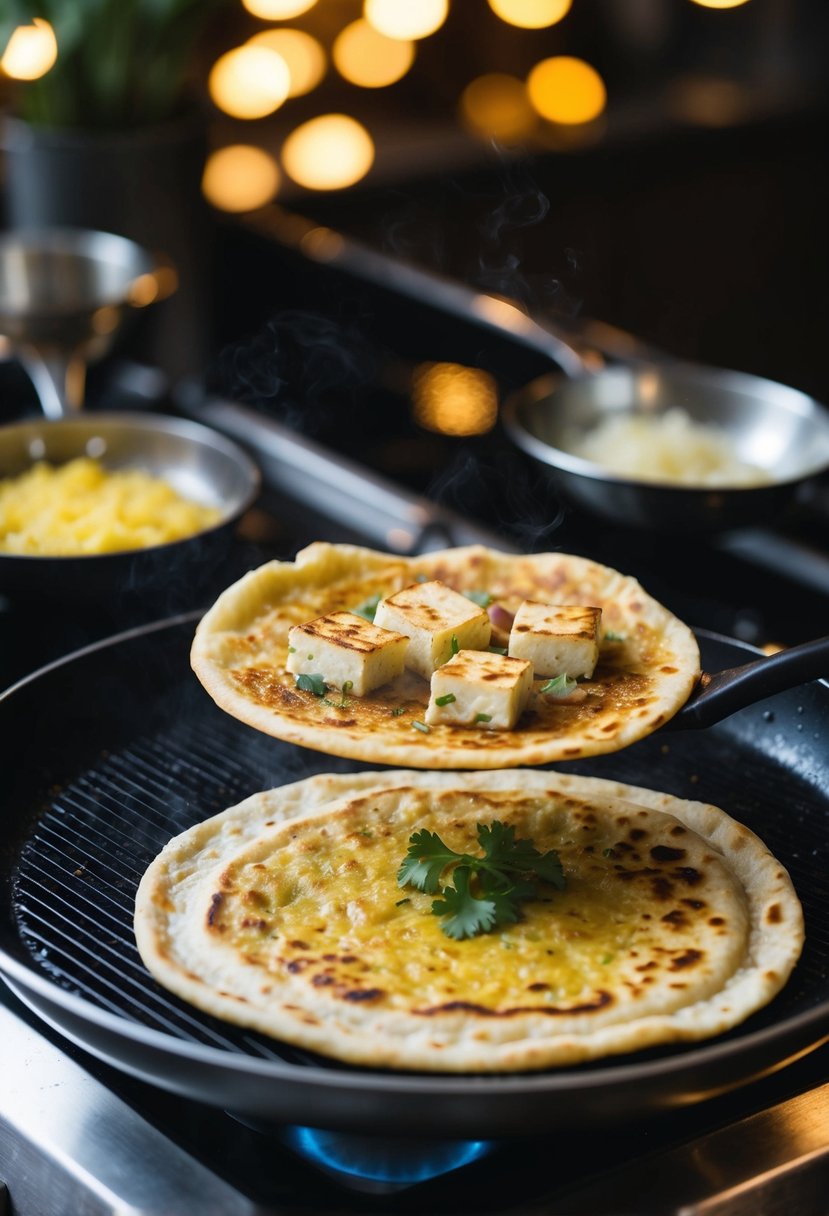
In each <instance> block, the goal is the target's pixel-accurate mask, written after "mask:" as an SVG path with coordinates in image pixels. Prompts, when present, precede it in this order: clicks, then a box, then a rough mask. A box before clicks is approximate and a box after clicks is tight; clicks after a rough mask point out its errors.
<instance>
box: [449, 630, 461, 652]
mask: <svg viewBox="0 0 829 1216" xmlns="http://www.w3.org/2000/svg"><path fill="white" fill-rule="evenodd" d="M450 646H451V648H452V654H457V653H458V651H459V650H460V646H459V645H458V639H457V637H456V636H455V634H454V633H453V634H452V641H451V642H450Z"/></svg>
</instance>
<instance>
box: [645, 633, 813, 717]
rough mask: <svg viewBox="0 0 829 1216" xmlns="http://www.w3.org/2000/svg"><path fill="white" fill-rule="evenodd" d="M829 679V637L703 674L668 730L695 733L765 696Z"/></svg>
mask: <svg viewBox="0 0 829 1216" xmlns="http://www.w3.org/2000/svg"><path fill="white" fill-rule="evenodd" d="M827 677H829V637H825V638H817V639H816V640H815V641H813V642H804V643H803V644H802V645H801V646H792V647H791V648H790V649H789V650H781V651H779V652H778V653H777V654H773V655H771V656H770V657H767V658H762V659H754V660H753V661H752V662H751V663H744V664H743V666H742V667H729V668H727V670H725V671H718V672H716V673H715V674H714V675H707V674H706V673H703V675H702V678H701V680H700V682H699V684H698V685H697V688H696V691H695V692H693V693H692V694H691V696H690V698H689V699H688V701H686V703H685V705H683V707H682V709H681V710H680V711H679V713H677V714H676V715H675V716H674V717H673V718H672V719H671V721H670V722H668V723H667V726H666V729H670V728H672V729H674V730H694V729H697V728H699V727H705V726H713V725H714V723H715V722H721V721H722V719H723V718H727V717H729V715H730V714H733V713H736V712H737V710H738V709H745V708H746V707H747V706H749V705H754V704H755V703H756V702H757V701H762V700H763V699H764V698H765V697H771V696H773V695H774V694H775V693H777V692H785V691H786V690H787V689H789V688H796V687H797V686H798V685H799V684H806V683H808V682H809V681H811V680H819V679H825V678H827Z"/></svg>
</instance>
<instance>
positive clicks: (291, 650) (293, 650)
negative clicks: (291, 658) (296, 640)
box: [288, 646, 296, 654]
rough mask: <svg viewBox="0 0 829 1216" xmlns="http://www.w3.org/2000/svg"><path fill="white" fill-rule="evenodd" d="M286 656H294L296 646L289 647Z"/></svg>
mask: <svg viewBox="0 0 829 1216" xmlns="http://www.w3.org/2000/svg"><path fill="white" fill-rule="evenodd" d="M288 654H296V646H289V647H288Z"/></svg>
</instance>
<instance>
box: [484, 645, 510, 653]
mask: <svg viewBox="0 0 829 1216" xmlns="http://www.w3.org/2000/svg"><path fill="white" fill-rule="evenodd" d="M487 650H488V651H489V653H490V654H506V653H507V648H506V646H487Z"/></svg>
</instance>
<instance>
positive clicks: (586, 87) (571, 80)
mask: <svg viewBox="0 0 829 1216" xmlns="http://www.w3.org/2000/svg"><path fill="white" fill-rule="evenodd" d="M527 91H528V93H529V97H530V101H531V102H532V104H533V105H534V106H535V108H536V110H537V111H538V113H539V114H540V115H541V117H542V118H546V119H547V120H548V121H549V122H557V123H563V124H565V125H567V124H570V123H582V122H591V121H592V120H593V119H594V118H598V116H599V115H600V114H601V112H602V110H603V109H604V108H605V103H606V101H607V90H606V89H605V87H604V81H603V80H602V78H601V76H600V75H599V73H598V72H597V71H596V69H595V68H593V67H591V66H590V64H589V63H585V61H584V60H583V59H575V58H573V57H572V56H571V55H556V56H554V57H553V58H552V59H543V60H542V61H541V63H537V64H536V65H535V67H534V68H533V70H532V71H531V72H530V74H529V76H528V77H527Z"/></svg>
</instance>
